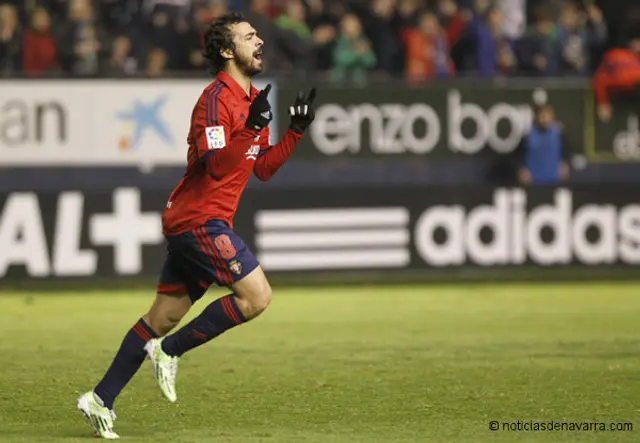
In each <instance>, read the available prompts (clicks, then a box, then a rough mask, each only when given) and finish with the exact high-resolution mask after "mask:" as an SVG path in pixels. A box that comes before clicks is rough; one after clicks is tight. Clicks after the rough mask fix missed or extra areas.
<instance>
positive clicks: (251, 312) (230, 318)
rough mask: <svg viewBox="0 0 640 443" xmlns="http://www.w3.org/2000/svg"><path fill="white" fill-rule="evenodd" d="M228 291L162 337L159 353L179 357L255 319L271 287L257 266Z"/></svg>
mask: <svg viewBox="0 0 640 443" xmlns="http://www.w3.org/2000/svg"><path fill="white" fill-rule="evenodd" d="M231 289H232V290H233V293H231V294H228V295H225V296H224V297H221V298H219V299H217V300H214V301H213V302H211V303H210V304H209V305H208V306H207V307H206V308H205V309H204V311H202V313H201V314H200V315H199V316H197V317H196V318H194V319H193V320H192V321H191V322H190V323H189V324H187V325H185V326H184V327H182V328H181V329H179V330H177V331H176V332H175V333H174V334H172V335H169V336H168V337H166V338H165V339H164V340H163V341H162V349H163V350H164V351H165V352H166V353H167V354H168V355H170V356H175V357H180V356H182V354H184V353H185V352H187V351H190V350H192V349H194V348H196V347H198V346H201V345H203V344H205V343H207V342H209V341H211V340H213V339H214V338H216V337H218V336H219V335H221V334H223V333H224V332H226V331H228V330H229V329H231V328H234V327H236V326H238V325H241V324H243V323H246V322H248V321H250V320H252V319H254V318H256V317H257V316H258V315H260V314H261V313H262V312H263V311H264V310H265V309H267V306H269V302H270V301H271V286H270V285H269V282H268V281H267V278H266V277H265V275H264V272H263V271H262V268H261V267H259V266H258V267H256V268H254V269H253V270H252V271H251V272H249V274H247V275H246V276H245V277H243V278H242V279H241V280H238V281H237V282H235V283H233V284H231Z"/></svg>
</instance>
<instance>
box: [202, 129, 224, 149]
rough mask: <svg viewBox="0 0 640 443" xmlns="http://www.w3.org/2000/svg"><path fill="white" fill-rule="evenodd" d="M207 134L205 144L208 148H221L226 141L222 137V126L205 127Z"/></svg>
mask: <svg viewBox="0 0 640 443" xmlns="http://www.w3.org/2000/svg"><path fill="white" fill-rule="evenodd" d="M205 133H206V135H207V146H208V147H209V149H222V148H224V147H225V146H226V144H227V142H226V140H225V138H224V127H222V126H209V127H207V128H206V129H205Z"/></svg>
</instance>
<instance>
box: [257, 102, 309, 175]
mask: <svg viewBox="0 0 640 443" xmlns="http://www.w3.org/2000/svg"><path fill="white" fill-rule="evenodd" d="M315 96H316V91H315V89H311V91H309V95H308V96H307V97H306V98H305V96H304V93H303V92H299V93H298V97H297V98H296V101H295V102H294V103H293V106H291V107H290V108H289V114H290V115H291V124H290V125H289V128H288V129H287V131H286V132H285V133H284V135H283V136H282V139H281V140H280V142H279V143H277V144H275V145H273V146H269V144H268V143H269V142H268V140H266V141H264V142H263V143H266V145H262V146H261V150H260V154H259V157H258V160H256V163H255V165H254V167H253V172H254V174H255V175H256V177H258V178H259V179H260V180H262V181H267V180H269V179H270V178H271V177H273V175H274V174H275V173H276V172H277V171H278V169H280V167H281V166H282V165H283V164H284V163H285V162H286V161H287V160H288V159H289V157H290V156H291V154H292V153H293V151H294V149H295V147H296V145H297V144H298V142H299V141H300V139H301V138H302V136H303V134H304V133H305V131H306V130H307V128H308V127H309V125H310V124H311V122H313V119H314V118H315V113H314V109H313V101H314V99H315Z"/></svg>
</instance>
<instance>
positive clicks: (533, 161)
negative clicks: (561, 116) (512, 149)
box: [518, 104, 569, 185]
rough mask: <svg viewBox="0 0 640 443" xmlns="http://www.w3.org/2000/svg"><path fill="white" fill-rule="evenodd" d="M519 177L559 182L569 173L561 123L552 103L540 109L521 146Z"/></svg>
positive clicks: (524, 180)
mask: <svg viewBox="0 0 640 443" xmlns="http://www.w3.org/2000/svg"><path fill="white" fill-rule="evenodd" d="M518 152H519V153H520V168H519V171H518V181H519V182H520V184H522V185H557V184H559V183H561V182H564V181H566V180H567V179H568V177H569V165H568V163H567V147H566V142H565V139H564V136H563V132H562V125H561V124H560V123H559V122H558V121H556V119H555V112H554V109H553V107H551V106H550V105H548V104H546V105H542V106H540V107H539V108H538V109H537V112H536V118H535V121H534V124H533V125H532V127H531V130H530V131H529V133H528V134H527V135H525V136H524V138H523V139H522V142H521V144H520V146H519V149H518Z"/></svg>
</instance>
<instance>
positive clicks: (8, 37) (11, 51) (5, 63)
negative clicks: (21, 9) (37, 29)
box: [0, 4, 22, 75]
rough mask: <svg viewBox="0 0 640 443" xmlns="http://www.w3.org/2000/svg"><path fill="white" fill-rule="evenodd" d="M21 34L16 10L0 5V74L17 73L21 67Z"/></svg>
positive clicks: (12, 7) (7, 5)
mask: <svg viewBox="0 0 640 443" xmlns="http://www.w3.org/2000/svg"><path fill="white" fill-rule="evenodd" d="M21 50H22V43H21V32H20V26H19V22H18V10H17V8H16V7H15V6H13V5H9V4H4V5H3V4H0V74H3V75H11V74H14V73H19V72H20V71H21V69H22V66H21V60H20V56H21Z"/></svg>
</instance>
